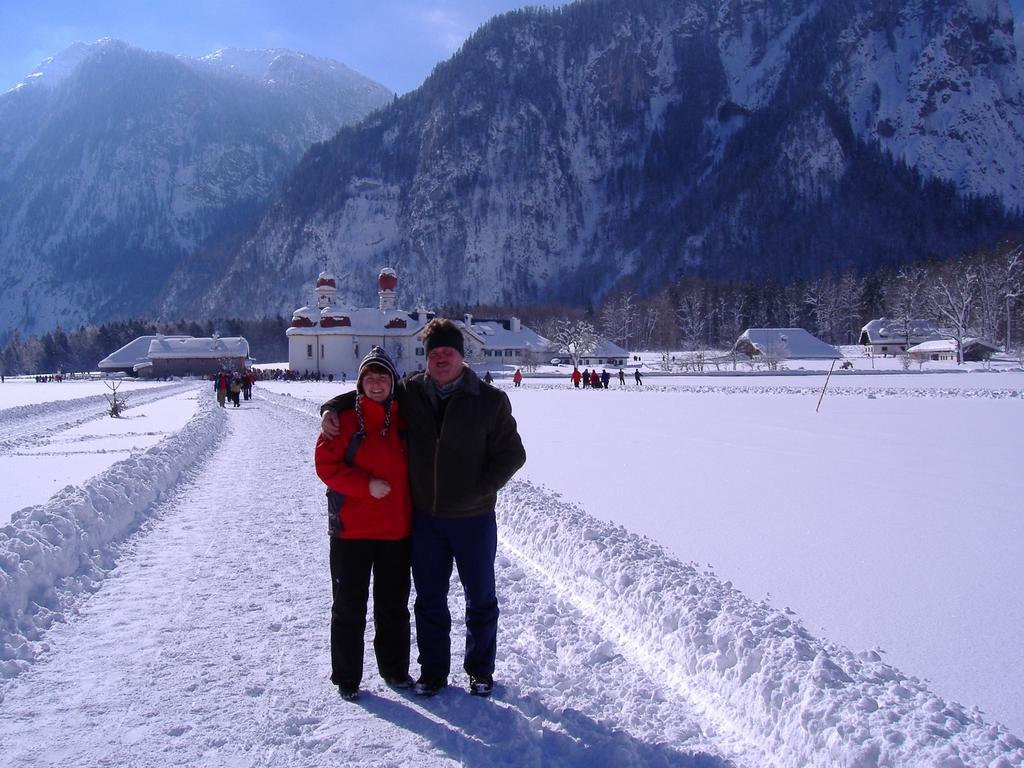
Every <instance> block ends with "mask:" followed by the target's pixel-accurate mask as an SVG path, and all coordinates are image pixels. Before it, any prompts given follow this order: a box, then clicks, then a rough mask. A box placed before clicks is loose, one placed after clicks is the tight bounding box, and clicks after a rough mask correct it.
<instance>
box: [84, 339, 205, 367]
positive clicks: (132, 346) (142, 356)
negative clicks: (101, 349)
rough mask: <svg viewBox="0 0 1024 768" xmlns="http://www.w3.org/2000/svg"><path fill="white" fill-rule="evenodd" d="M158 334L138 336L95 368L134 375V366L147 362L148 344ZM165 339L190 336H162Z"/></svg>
mask: <svg viewBox="0 0 1024 768" xmlns="http://www.w3.org/2000/svg"><path fill="white" fill-rule="evenodd" d="M157 338H160V337H158V336H139V337H138V338H137V339H133V340H132V341H129V342H128V343H127V344H125V345H124V346H123V347H121V348H120V349H118V350H117V351H116V352H111V353H110V354H109V355H107V356H106V357H104V358H103V359H102V360H100V361H99V363H97V364H96V368H97V369H99V370H100V372H102V373H127V374H128V375H129V376H134V375H135V366H137V365H143V364H145V363H148V362H149V345H150V343H151V342H152V341H153V340H154V339H157ZM163 338H166V339H188V338H191V337H190V336H164V337H163Z"/></svg>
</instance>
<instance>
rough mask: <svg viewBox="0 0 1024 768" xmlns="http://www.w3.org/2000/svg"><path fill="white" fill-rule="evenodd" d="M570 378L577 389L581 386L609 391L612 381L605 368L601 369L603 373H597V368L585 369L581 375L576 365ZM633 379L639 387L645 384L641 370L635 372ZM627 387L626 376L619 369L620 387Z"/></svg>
mask: <svg viewBox="0 0 1024 768" xmlns="http://www.w3.org/2000/svg"><path fill="white" fill-rule="evenodd" d="M569 378H570V379H571V380H572V385H573V387H574V388H576V389H579V388H580V386H581V385H582V386H583V389H608V383H609V382H610V381H611V380H612V376H611V374H610V373H608V371H607V369H605V368H602V369H601V373H598V372H597V368H595V369H594V370H592V371H591V370H589V369H588V368H584V369H583V372H582V373H581V372H580V369H579V368H577V367H576V366H575V365H574V366H573V367H572V373H570V374H569ZM633 378H634V379H635V380H636V384H637V386H641V385H642V384H643V383H644V381H643V378H642V377H641V375H640V369H639V368H637V369H636V370H635V371H634V372H633ZM625 385H626V374H625V372H624V371H623V370H622V369H621V368H619V386H621V387H624V386H625Z"/></svg>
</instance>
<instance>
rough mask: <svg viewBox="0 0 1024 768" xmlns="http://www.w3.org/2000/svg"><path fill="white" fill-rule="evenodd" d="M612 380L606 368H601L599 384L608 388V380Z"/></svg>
mask: <svg viewBox="0 0 1024 768" xmlns="http://www.w3.org/2000/svg"><path fill="white" fill-rule="evenodd" d="M611 380H612V375H611V374H610V373H608V369H607V368H602V369H601V384H602V386H604V388H605V389H608V382H609V381H611Z"/></svg>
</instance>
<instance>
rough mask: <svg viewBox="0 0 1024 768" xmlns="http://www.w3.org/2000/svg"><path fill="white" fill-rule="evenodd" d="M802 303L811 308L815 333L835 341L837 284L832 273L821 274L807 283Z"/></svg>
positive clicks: (837, 309)
mask: <svg viewBox="0 0 1024 768" xmlns="http://www.w3.org/2000/svg"><path fill="white" fill-rule="evenodd" d="M804 303H805V304H806V305H807V306H809V307H810V308H811V316H812V317H813V318H814V331H815V333H816V334H817V335H818V336H820V337H822V338H824V339H826V340H828V341H829V342H834V341H835V333H834V331H835V328H836V326H837V325H838V322H839V319H838V318H839V314H840V311H839V304H840V302H839V286H838V285H837V284H836V280H835V278H834V277H833V276H832V275H822V276H821V277H818V278H815V279H814V280H812V281H811V282H809V283H808V284H807V287H806V288H805V289H804Z"/></svg>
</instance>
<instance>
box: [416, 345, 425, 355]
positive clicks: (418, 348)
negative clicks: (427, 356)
mask: <svg viewBox="0 0 1024 768" xmlns="http://www.w3.org/2000/svg"><path fill="white" fill-rule="evenodd" d="M416 357H423V347H416Z"/></svg>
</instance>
